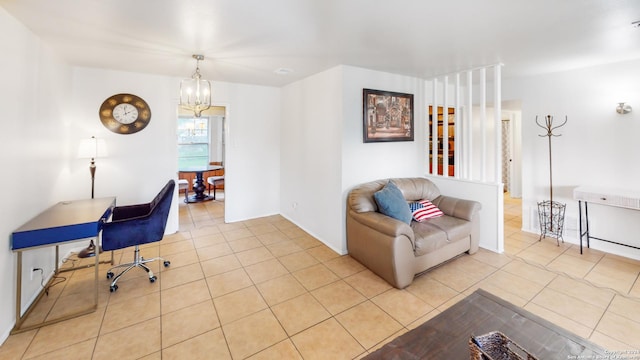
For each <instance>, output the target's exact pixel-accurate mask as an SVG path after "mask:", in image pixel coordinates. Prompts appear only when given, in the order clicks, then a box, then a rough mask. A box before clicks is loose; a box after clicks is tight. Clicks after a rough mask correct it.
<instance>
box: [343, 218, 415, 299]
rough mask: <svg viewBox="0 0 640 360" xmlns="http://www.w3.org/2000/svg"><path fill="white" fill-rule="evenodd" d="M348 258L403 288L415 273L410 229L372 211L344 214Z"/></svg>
mask: <svg viewBox="0 0 640 360" xmlns="http://www.w3.org/2000/svg"><path fill="white" fill-rule="evenodd" d="M347 250H348V251H349V255H350V256H351V257H353V258H354V259H356V260H358V261H359V262H360V263H362V264H363V265H364V266H366V267H367V268H369V270H371V271H373V272H374V273H375V274H377V275H378V276H380V277H381V278H383V279H385V280H386V281H387V282H388V283H389V284H391V285H393V286H395V287H397V288H398V289H402V288H404V287H406V286H407V285H409V284H411V281H413V276H414V274H415V269H414V262H415V254H414V234H413V229H411V227H410V226H409V225H407V224H406V223H403V222H402V221H399V220H396V219H393V218H390V217H388V216H386V215H383V214H380V213H377V212H374V211H371V212H362V213H358V212H355V211H352V210H350V211H349V212H348V213H347Z"/></svg>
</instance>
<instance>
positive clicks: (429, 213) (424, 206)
mask: <svg viewBox="0 0 640 360" xmlns="http://www.w3.org/2000/svg"><path fill="white" fill-rule="evenodd" d="M409 208H410V209H411V213H412V214H413V218H414V219H415V220H416V221H418V222H422V221H425V220H427V219H431V218H435V217H438V216H442V215H444V213H442V210H440V209H438V207H437V206H435V205H433V204H432V203H431V201H429V200H420V201H416V202H412V203H409Z"/></svg>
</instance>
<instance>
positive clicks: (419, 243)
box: [411, 221, 449, 256]
mask: <svg viewBox="0 0 640 360" xmlns="http://www.w3.org/2000/svg"><path fill="white" fill-rule="evenodd" d="M411 228H412V229H413V233H414V235H415V249H414V250H413V253H414V256H422V255H424V254H428V253H431V252H434V251H436V250H438V249H439V248H441V247H443V246H445V245H447V244H448V243H449V242H448V240H447V233H445V232H444V231H443V230H442V229H440V228H439V227H437V226H434V225H432V224H431V222H430V221H426V222H421V223H419V222H413V223H411Z"/></svg>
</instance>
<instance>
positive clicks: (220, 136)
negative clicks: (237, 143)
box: [176, 106, 227, 201]
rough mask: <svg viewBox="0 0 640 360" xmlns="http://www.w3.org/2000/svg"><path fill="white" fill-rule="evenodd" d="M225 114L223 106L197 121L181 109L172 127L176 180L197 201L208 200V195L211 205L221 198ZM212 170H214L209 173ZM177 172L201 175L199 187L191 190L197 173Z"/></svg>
mask: <svg viewBox="0 0 640 360" xmlns="http://www.w3.org/2000/svg"><path fill="white" fill-rule="evenodd" d="M226 110H227V109H226V107H225V106H212V107H211V108H210V109H208V110H206V111H203V112H202V115H201V116H200V117H195V116H194V115H193V113H190V112H187V111H184V110H182V109H179V110H178V118H177V126H176V139H177V148H178V151H177V154H178V155H177V156H178V159H177V162H178V170H179V173H178V174H179V175H178V178H179V179H181V180H185V181H186V184H187V187H188V191H187V192H191V191H192V190H193V191H194V192H195V190H199V191H200V192H199V193H198V197H197V199H199V201H204V200H203V199H205V200H206V201H209V200H211V199H210V198H209V195H212V194H213V195H214V196H213V201H223V199H224V198H225V196H224V195H225V194H224V187H225V185H224V182H225V165H226V138H227V136H226V133H227V124H226V119H227V117H226ZM212 165H215V166H212ZM213 167H215V168H216V169H212V168H213ZM181 169H198V170H199V172H200V173H201V174H202V175H201V176H202V180H203V181H202V184H203V185H200V186H199V187H194V184H195V183H194V179H195V178H196V176H197V174H198V173H197V172H194V171H182V170H181ZM200 169H205V170H204V171H202V170H200ZM213 177H216V178H217V180H216V181H211V183H209V181H208V179H209V178H213ZM202 189H205V190H204V191H206V192H207V193H208V195H207V196H206V197H205V196H204V195H203V194H202V192H203V191H202ZM181 195H184V194H181ZM190 201H191V199H190Z"/></svg>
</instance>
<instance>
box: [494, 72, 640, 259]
mask: <svg viewBox="0 0 640 360" xmlns="http://www.w3.org/2000/svg"><path fill="white" fill-rule="evenodd" d="M639 77H640V60H635V61H629V62H623V63H616V64H610V65H604V66H597V67H590V68H585V69H580V70H574V71H567V72H561V73H554V74H547V75H542V76H536V77H527V78H518V79H505V82H504V83H503V98H504V99H505V100H507V99H510V100H511V99H513V100H517V99H521V100H522V179H523V181H522V190H523V194H522V196H523V229H524V230H526V231H532V232H538V231H539V229H537V228H536V227H537V223H535V222H533V221H531V220H532V218H533V219H534V217H532V216H530V215H531V213H532V211H533V210H535V208H536V203H537V202H539V201H542V200H546V199H548V198H549V160H548V154H549V153H548V141H547V138H546V137H539V136H538V135H540V134H543V133H544V130H543V129H541V128H539V127H538V126H537V125H536V124H535V117H536V115H538V116H540V117H542V116H545V115H547V114H550V115H554V116H555V117H556V123H557V124H559V122H561V121H562V120H563V119H564V117H565V115H566V116H567V117H568V123H567V125H566V126H564V127H562V128H560V129H557V131H556V132H557V133H558V134H560V135H561V136H560V137H554V138H552V140H551V141H552V153H553V158H552V161H553V188H554V189H553V192H554V200H555V201H559V202H562V203H566V204H567V209H566V216H565V219H566V220H565V223H566V226H567V230H566V232H565V240H566V241H571V242H576V241H577V230H576V229H577V220H576V219H577V214H578V206H577V202H576V201H574V200H573V189H574V188H575V187H577V186H580V185H595V186H600V187H615V188H622V189H625V188H626V189H636V190H637V189H638V184H640V167H638V166H637V161H636V157H637V155H638V154H640V142H639V141H638V135H639V134H640V110H639V109H640V103H637V104H636V103H635V102H637V101H638V99H640V82H638V81H637V79H638V78H639ZM620 101H626V102H628V103H629V104H631V106H635V108H636V109H634V111H633V112H631V113H630V114H627V115H619V114H617V113H616V112H615V107H616V105H617V103H618V102H620ZM591 210H593V211H596V210H595V207H594V209H591V208H590V215H592V216H590V219H591V220H592V222H593V223H594V225H595V222H597V221H598V219H603V218H605V219H606V220H604V221H605V222H608V221H613V220H615V219H619V218H620V217H621V216H622V215H619V214H618V212H617V211H615V210H613V209H610V208H609V209H606V208H604V207H603V209H599V210H598V212H599V214H596V213H593V214H592V211H591ZM625 213H626V214H627V215H624V216H625V217H631V218H634V219H635V220H630V219H626V218H625V221H624V223H623V224H621V226H617V227H616V229H615V230H616V231H615V232H616V234H606V235H611V236H615V238H614V239H612V240H615V239H616V238H617V240H622V241H623V242H632V243H636V244H638V243H639V242H640V239H639V238H638V236H637V233H638V230H640V229H638V228H637V227H638V226H637V225H635V224H638V223H640V221H638V220H640V212H629V211H626V212H625ZM600 222H601V223H602V220H600ZM594 235H596V234H594ZM596 236H598V235H596ZM604 238H606V237H604ZM636 246H638V245H636ZM593 247H594V248H599V247H602V246H601V245H600V244H598V242H595V243H594V244H593ZM610 250H611V251H615V252H617V253H619V254H623V255H626V256H633V257H640V254H639V252H638V251H636V250H632V249H630V248H626V247H615V248H611V249H610Z"/></svg>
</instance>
